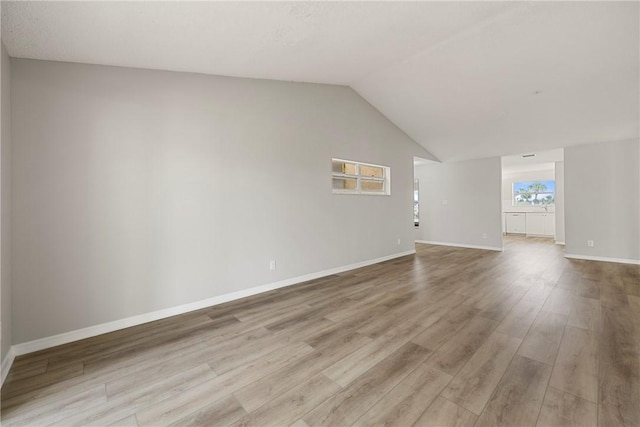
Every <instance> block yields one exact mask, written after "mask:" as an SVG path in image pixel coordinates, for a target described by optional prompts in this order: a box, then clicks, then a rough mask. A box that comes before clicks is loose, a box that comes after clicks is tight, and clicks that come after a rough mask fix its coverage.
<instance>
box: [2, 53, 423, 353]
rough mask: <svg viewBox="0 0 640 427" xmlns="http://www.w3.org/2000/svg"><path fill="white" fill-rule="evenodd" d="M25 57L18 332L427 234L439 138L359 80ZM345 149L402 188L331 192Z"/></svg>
mask: <svg viewBox="0 0 640 427" xmlns="http://www.w3.org/2000/svg"><path fill="white" fill-rule="evenodd" d="M12 71H13V73H12V82H13V87H12V89H13V98H12V99H13V101H12V102H13V105H12V107H13V219H14V220H13V233H14V240H13V280H14V282H13V283H14V287H13V288H14V301H13V304H14V305H13V308H14V341H15V343H23V342H26V341H30V340H34V339H38V338H42V337H47V336H51V335H54V334H59V333H63V332H67V331H72V330H76V329H79V328H83V327H88V326H91V325H96V324H101V323H104V322H108V321H113V320H117V319H122V318H126V317H129V316H133V315H137V314H142V313H147V312H150V311H153V310H159V309H163V308H168V307H172V306H176V305H180V304H185V303H189V302H194V301H199V300H202V299H206V298H210V297H214V296H218V295H223V294H227V293H230V292H234V291H239V290H243V289H247V288H251V287H255V286H259V285H263V284H268V283H272V282H276V281H279V280H284V279H287V278H292V277H297V276H300V275H304V274H309V273H314V272H318V271H323V270H326V269H330V268H334V267H339V266H344V265H348V264H352V263H356V262H360V261H365V260H370V259H375V258H379V257H383V256H388V255H391V254H394V253H399V252H403V251H408V250H412V249H413V225H412V202H411V201H412V184H413V173H412V170H413V167H412V164H413V156H414V155H417V156H420V157H427V158H429V156H430V155H429V153H427V152H426V151H424V149H422V148H421V147H420V146H418V145H417V144H416V143H415V142H413V141H412V140H411V139H410V138H409V137H408V136H406V135H405V134H404V133H403V132H402V131H400V130H399V129H398V128H397V127H396V126H394V125H393V124H392V123H391V122H390V121H388V120H387V119H385V118H384V116H382V115H381V114H380V113H379V112H378V111H377V110H375V109H374V108H373V107H371V106H370V105H369V104H368V103H367V102H366V101H364V100H363V99H362V98H361V97H360V96H358V95H357V94H356V93H355V92H354V91H353V90H351V89H349V88H347V87H340V86H329V85H315V84H301V83H288V82H277V81H263V80H252V79H235V78H225V77H215V76H205V75H198V74H186V73H171V72H160V71H149V70H139V69H127V68H118V67H105V66H90V65H80V64H69V63H56V62H47V61H33V60H19V59H15V60H12ZM332 157H339V158H344V159H352V160H360V161H364V162H369V163H376V164H383V165H386V166H390V167H391V179H392V187H391V189H392V191H391V196H389V197H383V196H345V195H332V194H331V176H330V174H331V158H332ZM397 239H400V240H401V244H397ZM271 259H274V260H276V261H277V270H276V271H269V268H268V267H269V260H271Z"/></svg>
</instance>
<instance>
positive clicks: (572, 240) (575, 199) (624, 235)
mask: <svg viewBox="0 0 640 427" xmlns="http://www.w3.org/2000/svg"><path fill="white" fill-rule="evenodd" d="M639 151H640V141H638V140H634V141H624V142H610V143H600V144H590V145H583V146H579V147H568V148H565V152H564V153H565V154H564V155H565V157H564V172H565V219H566V221H565V234H566V235H565V238H566V252H567V254H569V255H583V256H593V257H607V258H620V259H629V260H640V209H639V200H640V152H639ZM587 240H593V241H594V244H595V245H594V247H592V248H590V247H587Z"/></svg>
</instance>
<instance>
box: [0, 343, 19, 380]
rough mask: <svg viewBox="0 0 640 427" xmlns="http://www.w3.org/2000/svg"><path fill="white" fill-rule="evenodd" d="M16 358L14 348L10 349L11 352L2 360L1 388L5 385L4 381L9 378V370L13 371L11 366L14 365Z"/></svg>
mask: <svg viewBox="0 0 640 427" xmlns="http://www.w3.org/2000/svg"><path fill="white" fill-rule="evenodd" d="M15 358H16V355H15V353H14V352H13V347H10V348H9V351H8V352H7V355H6V356H5V357H4V359H3V360H2V367H1V368H0V370H1V372H2V373H1V376H2V377H1V380H0V386H1V385H2V384H4V380H5V379H6V378H7V375H8V374H9V370H10V369H11V365H13V360H14V359H15Z"/></svg>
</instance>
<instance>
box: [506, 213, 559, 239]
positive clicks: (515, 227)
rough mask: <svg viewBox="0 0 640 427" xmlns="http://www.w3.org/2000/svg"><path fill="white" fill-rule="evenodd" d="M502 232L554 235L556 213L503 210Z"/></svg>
mask: <svg viewBox="0 0 640 427" xmlns="http://www.w3.org/2000/svg"><path fill="white" fill-rule="evenodd" d="M503 232H506V233H507V234H526V235H527V236H549V237H555V235H556V215H555V213H548V212H505V214H504V222H503Z"/></svg>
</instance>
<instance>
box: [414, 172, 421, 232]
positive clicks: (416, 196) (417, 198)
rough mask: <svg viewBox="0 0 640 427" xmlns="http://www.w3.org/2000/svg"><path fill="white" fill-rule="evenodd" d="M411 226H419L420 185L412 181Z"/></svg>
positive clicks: (416, 181)
mask: <svg viewBox="0 0 640 427" xmlns="http://www.w3.org/2000/svg"><path fill="white" fill-rule="evenodd" d="M413 225H414V226H415V227H419V226H420V184H419V183H418V180H417V179H414V180H413Z"/></svg>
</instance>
